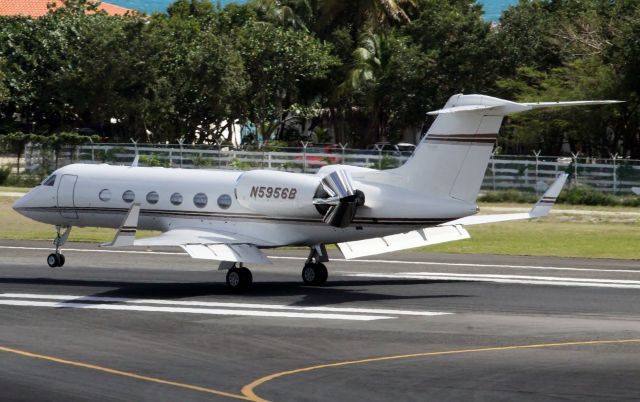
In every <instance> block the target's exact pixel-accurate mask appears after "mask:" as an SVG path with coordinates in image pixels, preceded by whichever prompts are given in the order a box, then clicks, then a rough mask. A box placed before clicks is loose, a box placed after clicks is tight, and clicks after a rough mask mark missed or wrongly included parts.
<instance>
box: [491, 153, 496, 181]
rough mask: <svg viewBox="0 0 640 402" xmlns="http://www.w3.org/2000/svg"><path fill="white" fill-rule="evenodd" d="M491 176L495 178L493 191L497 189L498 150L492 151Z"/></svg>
mask: <svg viewBox="0 0 640 402" xmlns="http://www.w3.org/2000/svg"><path fill="white" fill-rule="evenodd" d="M491 178H492V179H493V191H496V152H495V151H492V152H491Z"/></svg>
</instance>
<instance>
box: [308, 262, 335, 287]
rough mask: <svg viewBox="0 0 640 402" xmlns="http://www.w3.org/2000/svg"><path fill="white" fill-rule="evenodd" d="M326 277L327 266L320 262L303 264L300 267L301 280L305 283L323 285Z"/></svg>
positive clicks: (327, 275) (327, 273)
mask: <svg viewBox="0 0 640 402" xmlns="http://www.w3.org/2000/svg"><path fill="white" fill-rule="evenodd" d="M328 277H329V272H327V267H325V266H324V264H322V263H317V264H305V266H304V268H302V281H303V282H304V283H305V284H307V285H315V286H318V285H324V284H325V283H326V282H327V278H328Z"/></svg>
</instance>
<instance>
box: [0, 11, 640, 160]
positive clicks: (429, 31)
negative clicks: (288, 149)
mask: <svg viewBox="0 0 640 402" xmlns="http://www.w3.org/2000/svg"><path fill="white" fill-rule="evenodd" d="M64 4H65V5H66V7H58V8H56V9H55V10H52V11H51V12H50V13H49V14H48V15H46V16H45V17H43V18H38V19H31V18H24V17H11V18H9V17H2V18H0V104H1V105H2V111H1V113H0V134H3V133H9V132H30V133H33V134H38V135H45V136H47V137H49V136H50V135H51V134H54V133H62V132H72V131H76V129H78V128H80V129H82V128H92V129H96V130H99V131H100V135H101V136H103V137H107V138H109V139H110V140H112V141H122V142H126V141H128V140H129V138H136V139H140V140H142V141H147V142H167V141H168V142H176V140H177V139H179V138H183V139H185V140H186V141H187V142H189V143H207V142H210V141H212V140H213V139H221V138H222V139H223V140H229V139H228V138H223V135H226V134H227V133H228V131H227V130H226V128H227V127H228V125H229V124H230V122H234V123H236V122H237V123H239V124H245V123H252V124H254V125H255V126H256V127H258V128H259V134H260V135H261V136H262V137H263V140H265V141H269V140H273V139H279V140H285V141H289V142H295V141H297V140H298V139H299V138H300V136H301V135H307V134H308V131H307V130H314V128H316V127H323V128H326V129H328V130H329V131H328V132H330V133H332V134H335V137H334V138H330V139H327V138H328V137H327V136H326V135H324V134H322V137H323V138H324V140H323V142H325V141H326V142H341V143H349V144H350V145H351V146H353V147H356V146H363V145H369V144H371V143H374V142H376V141H381V140H387V141H398V140H400V139H401V137H402V136H403V135H404V134H406V133H412V132H417V131H420V130H422V129H423V128H424V127H426V125H425V115H424V113H425V111H428V110H434V109H437V108H440V107H441V106H442V105H443V104H444V102H445V101H446V100H447V99H448V98H449V97H450V96H451V95H452V94H455V93H460V92H465V93H473V92H476V93H487V94H490V95H499V96H503V97H507V98H516V99H518V100H527V101H532V100H556V99H557V100H564V99H598V98H612V99H616V98H617V99H624V100H628V101H629V102H628V103H627V104H624V105H622V106H617V107H603V108H599V109H575V110H574V109H572V110H570V111H569V110H566V111H555V110H554V111H546V112H539V113H535V114H527V115H523V116H522V117H515V118H513V119H510V120H509V123H510V124H508V125H507V127H506V128H505V129H504V136H503V137H502V138H503V139H501V143H500V144H499V145H500V147H501V149H503V150H504V153H505V154H509V153H514V152H518V153H529V152H530V151H531V150H532V149H541V150H543V152H544V153H545V154H558V153H561V151H562V150H563V144H565V148H566V144H568V146H569V148H570V149H571V150H572V151H580V152H581V153H582V154H590V155H591V156H599V155H607V156H608V154H609V152H613V153H615V152H619V153H620V154H621V155H624V156H633V157H638V156H640V129H639V128H638V127H640V114H638V113H637V110H638V108H640V78H639V77H640V67H638V66H640V45H639V41H638V40H637V38H638V37H640V22H639V21H640V3H639V2H637V1H635V0H620V1H603V0H580V1H578V0H569V1H553V0H528V1H520V2H519V3H518V4H517V5H515V6H513V7H511V8H509V9H508V10H507V11H506V12H505V13H504V15H503V16H502V18H501V20H500V24H499V25H498V26H496V27H493V28H492V27H491V24H489V23H488V22H486V21H484V19H483V16H482V9H481V7H480V6H479V5H478V4H477V3H476V2H475V1H473V0H446V1H441V0H354V1H333V0H316V1H311V0H251V1H249V2H248V3H247V4H231V5H229V6H227V7H226V8H224V9H222V8H221V7H216V6H215V5H214V3H213V2H210V1H208V0H177V1H175V2H174V3H173V4H172V5H171V6H170V7H169V9H168V10H167V13H166V14H165V13H156V14H154V15H152V16H143V15H138V14H132V15H127V16H109V15H107V14H106V13H104V12H96V8H95V7H96V4H95V2H93V1H87V0H65V1H64ZM87 11H89V12H88V13H87ZM316 136H317V135H316ZM69 141H70V143H77V142H76V140H75V139H72V138H70V139H69ZM58 142H59V141H58V140H57V139H49V140H47V141H46V144H48V145H49V146H50V148H51V149H54V150H57V149H58V148H59V147H58V145H57V144H58Z"/></svg>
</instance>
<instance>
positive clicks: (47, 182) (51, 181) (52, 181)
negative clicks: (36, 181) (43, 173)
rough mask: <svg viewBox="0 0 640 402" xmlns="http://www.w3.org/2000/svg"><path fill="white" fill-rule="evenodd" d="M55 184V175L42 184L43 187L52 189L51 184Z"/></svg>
mask: <svg viewBox="0 0 640 402" xmlns="http://www.w3.org/2000/svg"><path fill="white" fill-rule="evenodd" d="M55 182H56V175H55V174H54V175H51V176H49V177H48V178H47V179H46V180H45V181H43V182H42V185H43V186H49V187H53V184H54V183H55Z"/></svg>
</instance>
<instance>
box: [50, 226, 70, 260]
mask: <svg viewBox="0 0 640 402" xmlns="http://www.w3.org/2000/svg"><path fill="white" fill-rule="evenodd" d="M62 229H63V227H62V226H56V238H55V239H54V240H53V245H54V246H55V247H56V252H55V253H51V254H49V256H48V257H47V264H48V265H49V266H50V267H51V268H56V267H62V266H63V265H64V262H65V258H64V255H63V254H62V253H61V252H60V247H62V246H63V245H64V244H65V243H66V242H67V239H68V238H69V234H70V233H71V226H65V227H64V233H62V234H60V232H61V231H62Z"/></svg>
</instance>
